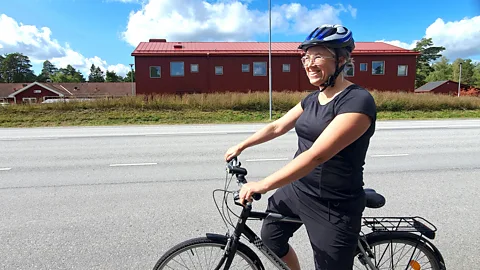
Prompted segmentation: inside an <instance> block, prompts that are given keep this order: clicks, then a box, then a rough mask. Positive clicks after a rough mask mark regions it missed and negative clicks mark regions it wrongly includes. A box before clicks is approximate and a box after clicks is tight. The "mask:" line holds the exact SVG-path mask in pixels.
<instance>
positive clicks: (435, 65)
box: [413, 38, 480, 87]
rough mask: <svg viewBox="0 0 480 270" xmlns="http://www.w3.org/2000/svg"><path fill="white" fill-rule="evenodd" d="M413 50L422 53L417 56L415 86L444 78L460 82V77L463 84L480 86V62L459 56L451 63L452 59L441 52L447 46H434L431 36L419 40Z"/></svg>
mask: <svg viewBox="0 0 480 270" xmlns="http://www.w3.org/2000/svg"><path fill="white" fill-rule="evenodd" d="M413 50H414V51H417V52H420V53H421V55H420V56H419V57H418V58H417V68H416V71H417V74H416V79H415V87H420V86H422V85H424V84H425V83H427V82H433V81H443V80H452V81H456V82H458V80H459V79H460V80H461V83H463V84H466V85H470V86H476V87H480V63H473V62H472V59H462V58H457V59H455V60H454V61H453V63H450V59H448V58H447V57H445V56H443V55H442V54H441V52H442V51H444V50H445V47H442V46H434V44H433V42H432V39H431V38H423V39H422V40H420V41H418V42H417V44H416V47H415V48H414V49H413ZM460 64H461V68H462V73H461V74H460ZM460 75H461V77H460Z"/></svg>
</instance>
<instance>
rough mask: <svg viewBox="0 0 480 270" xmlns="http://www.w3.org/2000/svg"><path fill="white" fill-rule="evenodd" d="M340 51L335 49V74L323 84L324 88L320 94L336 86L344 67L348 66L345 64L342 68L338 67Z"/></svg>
mask: <svg viewBox="0 0 480 270" xmlns="http://www.w3.org/2000/svg"><path fill="white" fill-rule="evenodd" d="M338 63H339V61H338V51H337V50H336V49H335V72H334V73H333V75H330V76H329V77H328V79H327V81H326V82H324V83H322V84H321V85H320V86H323V88H322V89H320V92H323V91H325V89H326V88H327V87H329V86H331V87H333V86H335V80H336V79H337V77H338V75H339V74H340V72H342V71H343V69H344V67H345V65H346V64H343V65H341V66H340V67H339V66H338Z"/></svg>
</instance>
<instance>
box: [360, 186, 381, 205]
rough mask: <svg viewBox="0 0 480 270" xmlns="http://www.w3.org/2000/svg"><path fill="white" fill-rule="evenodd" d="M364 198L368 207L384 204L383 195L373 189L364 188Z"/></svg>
mask: <svg viewBox="0 0 480 270" xmlns="http://www.w3.org/2000/svg"><path fill="white" fill-rule="evenodd" d="M364 190H365V195H366V196H365V199H366V201H367V205H366V206H367V207H368V208H380V207H382V206H384V205H385V197H383V195H381V194H380V193H377V192H376V191H375V190H374V189H371V188H365V189H364Z"/></svg>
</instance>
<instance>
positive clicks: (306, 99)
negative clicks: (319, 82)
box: [300, 91, 318, 109]
mask: <svg viewBox="0 0 480 270" xmlns="http://www.w3.org/2000/svg"><path fill="white" fill-rule="evenodd" d="M317 92H318V91H313V92H311V93H310V94H308V95H307V96H306V97H304V98H303V99H302V100H301V101H300V105H302V109H305V106H307V105H308V104H309V103H310V102H311V100H312V98H315V95H316V94H317Z"/></svg>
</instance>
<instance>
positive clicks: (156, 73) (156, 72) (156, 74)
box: [150, 67, 162, 78]
mask: <svg viewBox="0 0 480 270" xmlns="http://www.w3.org/2000/svg"><path fill="white" fill-rule="evenodd" d="M161 77H162V68H161V67H150V78H161Z"/></svg>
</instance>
